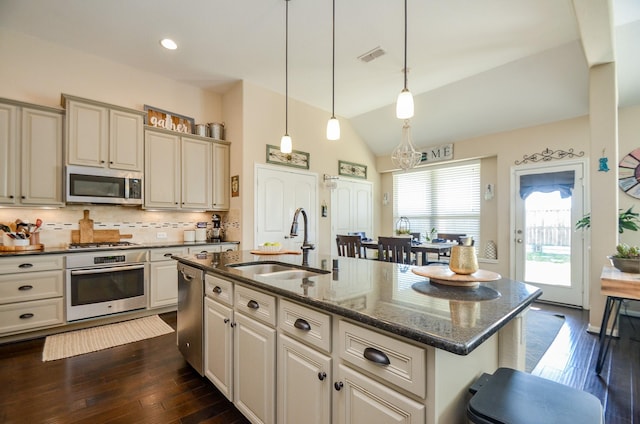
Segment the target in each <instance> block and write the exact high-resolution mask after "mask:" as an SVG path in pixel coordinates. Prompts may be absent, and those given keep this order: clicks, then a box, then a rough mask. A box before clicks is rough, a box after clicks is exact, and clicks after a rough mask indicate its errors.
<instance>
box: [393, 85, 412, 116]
mask: <svg viewBox="0 0 640 424" xmlns="http://www.w3.org/2000/svg"><path fill="white" fill-rule="evenodd" d="M396 117H397V118H398V119H410V118H413V95H412V94H411V91H409V89H408V88H403V89H402V91H401V92H400V94H398V101H397V103H396Z"/></svg>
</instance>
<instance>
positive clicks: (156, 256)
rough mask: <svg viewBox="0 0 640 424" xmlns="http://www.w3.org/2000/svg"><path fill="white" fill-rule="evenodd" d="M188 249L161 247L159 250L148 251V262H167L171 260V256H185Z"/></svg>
mask: <svg viewBox="0 0 640 424" xmlns="http://www.w3.org/2000/svg"><path fill="white" fill-rule="evenodd" d="M187 252H188V249H187V248H186V247H163V248H161V249H151V250H149V261H151V262H158V261H167V260H169V259H171V255H186V254H187Z"/></svg>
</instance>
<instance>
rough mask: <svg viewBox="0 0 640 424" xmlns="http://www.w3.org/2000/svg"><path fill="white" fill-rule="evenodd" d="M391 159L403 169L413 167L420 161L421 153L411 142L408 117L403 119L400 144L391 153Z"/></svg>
mask: <svg viewBox="0 0 640 424" xmlns="http://www.w3.org/2000/svg"><path fill="white" fill-rule="evenodd" d="M391 161H392V162H393V164H394V165H395V166H397V167H398V168H400V169H402V170H404V171H406V170H407V169H411V168H415V167H416V166H417V165H418V164H419V163H420V162H421V161H422V153H421V152H417V151H416V149H415V148H414V147H413V143H412V142H411V125H409V120H408V119H406V120H405V121H404V125H403V126H402V139H401V140H400V144H398V146H397V147H396V148H395V149H394V150H393V153H391Z"/></svg>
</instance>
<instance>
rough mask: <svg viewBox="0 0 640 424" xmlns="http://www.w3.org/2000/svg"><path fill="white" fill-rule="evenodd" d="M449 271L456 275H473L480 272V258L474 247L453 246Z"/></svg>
mask: <svg viewBox="0 0 640 424" xmlns="http://www.w3.org/2000/svg"><path fill="white" fill-rule="evenodd" d="M449 269H451V271H453V272H455V273H456V274H463V275H468V274H473V273H474V272H476V271H477V270H478V257H477V255H476V249H475V247H473V246H453V247H452V248H451V258H450V259H449Z"/></svg>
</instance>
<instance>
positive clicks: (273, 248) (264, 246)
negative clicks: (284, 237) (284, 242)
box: [258, 241, 282, 252]
mask: <svg viewBox="0 0 640 424" xmlns="http://www.w3.org/2000/svg"><path fill="white" fill-rule="evenodd" d="M258 250H262V251H263V252H279V251H280V250H282V246H281V245H280V243H279V242H277V241H276V242H270V241H265V242H264V243H261V244H259V245H258Z"/></svg>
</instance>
